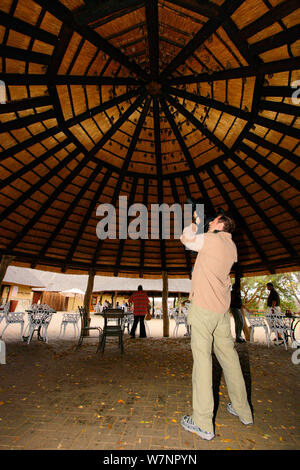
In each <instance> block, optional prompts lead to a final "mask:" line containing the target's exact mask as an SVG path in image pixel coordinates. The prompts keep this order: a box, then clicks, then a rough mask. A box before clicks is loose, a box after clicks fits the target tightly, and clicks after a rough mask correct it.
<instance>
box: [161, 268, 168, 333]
mask: <svg viewBox="0 0 300 470" xmlns="http://www.w3.org/2000/svg"><path fill="white" fill-rule="evenodd" d="M162 278H163V291H162V311H163V335H164V337H169V314H168V273H167V271H163V272H162Z"/></svg>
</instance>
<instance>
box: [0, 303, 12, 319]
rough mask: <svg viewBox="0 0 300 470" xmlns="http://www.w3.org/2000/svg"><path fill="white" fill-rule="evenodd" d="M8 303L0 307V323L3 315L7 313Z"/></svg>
mask: <svg viewBox="0 0 300 470" xmlns="http://www.w3.org/2000/svg"><path fill="white" fill-rule="evenodd" d="M9 305H10V303H9V302H6V303H4V304H2V305H0V323H1V322H2V320H4V317H5V315H6V314H7V313H8V312H9Z"/></svg>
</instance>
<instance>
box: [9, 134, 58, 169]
mask: <svg viewBox="0 0 300 470" xmlns="http://www.w3.org/2000/svg"><path fill="white" fill-rule="evenodd" d="M59 133H60V129H59V128H58V127H57V126H55V127H50V129H47V130H46V131H44V132H40V133H39V134H35V135H34V136H32V137H30V138H29V139H26V140H24V141H23V142H19V143H18V144H16V145H14V146H13V147H9V148H8V149H6V150H3V151H2V152H1V154H0V162H2V161H3V160H5V159H6V158H9V157H11V156H12V155H15V154H16V153H19V152H21V151H22V150H27V148H28V147H31V146H32V145H35V144H37V143H41V142H42V141H43V140H45V139H48V137H53V136H54V135H55V134H59Z"/></svg>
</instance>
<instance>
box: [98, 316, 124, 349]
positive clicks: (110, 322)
mask: <svg viewBox="0 0 300 470" xmlns="http://www.w3.org/2000/svg"><path fill="white" fill-rule="evenodd" d="M102 315H103V317H104V327H103V334H102V337H101V343H100V348H101V351H102V354H103V353H104V348H105V343H106V338H107V337H108V336H114V337H117V338H118V339H119V346H120V348H121V353H123V352H124V346H123V332H124V329H123V319H124V310H123V309H122V308H106V309H105V310H103V312H102Z"/></svg>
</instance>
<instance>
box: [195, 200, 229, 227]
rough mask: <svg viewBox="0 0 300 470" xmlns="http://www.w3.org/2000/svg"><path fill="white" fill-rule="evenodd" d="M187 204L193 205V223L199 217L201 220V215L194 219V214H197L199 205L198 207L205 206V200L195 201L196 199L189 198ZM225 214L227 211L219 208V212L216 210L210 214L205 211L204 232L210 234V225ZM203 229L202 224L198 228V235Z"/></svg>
mask: <svg viewBox="0 0 300 470" xmlns="http://www.w3.org/2000/svg"><path fill="white" fill-rule="evenodd" d="M186 204H191V205H192V214H193V221H194V222H196V217H197V216H199V218H201V216H200V214H197V216H196V217H194V212H195V211H196V213H197V204H198V205H199V204H203V205H204V206H205V204H204V201H203V199H198V200H194V199H191V198H188V199H187V200H186ZM224 213H225V211H224V209H222V208H221V207H219V208H218V209H217V210H215V211H213V212H210V213H207V212H205V211H204V220H203V231H204V233H205V232H208V229H209V223H210V222H211V221H212V220H214V219H215V218H216V217H218V216H219V215H222V214H224ZM201 229H202V224H199V225H198V227H197V233H200V232H201Z"/></svg>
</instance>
